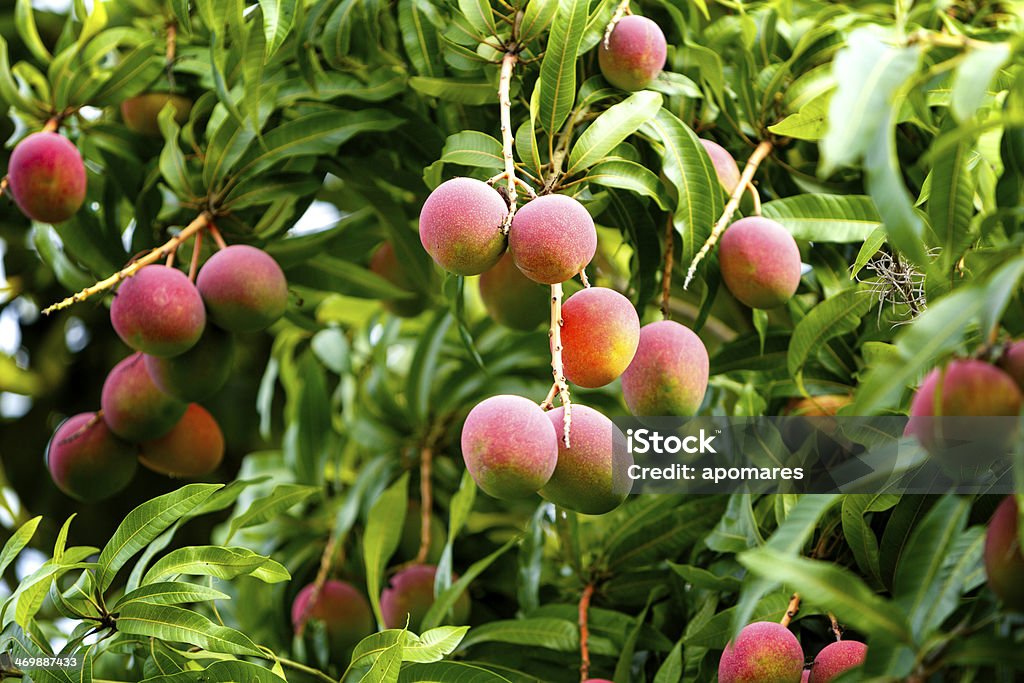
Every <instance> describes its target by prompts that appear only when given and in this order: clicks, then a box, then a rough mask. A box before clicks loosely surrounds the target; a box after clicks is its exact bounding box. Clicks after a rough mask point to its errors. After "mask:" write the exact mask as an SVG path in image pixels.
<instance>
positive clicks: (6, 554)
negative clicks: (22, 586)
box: [0, 516, 43, 574]
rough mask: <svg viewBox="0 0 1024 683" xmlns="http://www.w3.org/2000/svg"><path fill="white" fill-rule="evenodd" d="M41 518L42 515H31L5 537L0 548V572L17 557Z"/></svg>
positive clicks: (29, 539)
mask: <svg viewBox="0 0 1024 683" xmlns="http://www.w3.org/2000/svg"><path fill="white" fill-rule="evenodd" d="M42 519H43V518H42V516H39V517H33V518H32V519H30V520H28V521H27V522H25V523H24V524H22V525H21V526H20V527H18V530H17V531H15V532H14V533H13V534H11V537H10V538H8V539H7V542H6V543H4V548H3V550H0V574H3V573H4V572H5V571H7V567H8V566H10V564H11V562H13V561H14V560H15V559H16V558H17V557H18V555H19V554H20V553H21V551H22V550H24V548H25V546H26V545H28V542H29V541H31V540H32V537H33V536H34V535H35V533H36V529H37V528H39V522H40V521H41V520H42Z"/></svg>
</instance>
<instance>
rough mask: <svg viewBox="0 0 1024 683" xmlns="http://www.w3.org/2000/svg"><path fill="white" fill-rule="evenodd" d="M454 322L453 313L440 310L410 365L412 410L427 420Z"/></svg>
mask: <svg viewBox="0 0 1024 683" xmlns="http://www.w3.org/2000/svg"><path fill="white" fill-rule="evenodd" d="M452 322H454V318H453V317H452V315H451V313H449V312H448V311H439V312H438V313H436V314H435V315H434V317H433V319H432V320H431V321H430V324H429V325H428V326H427V328H426V329H425V330H424V331H423V334H422V335H421V336H420V339H419V343H418V344H416V353H415V354H414V355H413V358H412V362H411V363H410V365H409V374H408V376H407V379H406V390H405V395H406V399H407V400H408V401H409V408H410V411H411V412H412V414H413V416H414V417H415V418H416V419H417V420H421V421H422V420H425V419H426V418H427V416H428V415H429V413H430V410H431V405H430V398H431V392H432V389H434V387H435V386H436V379H437V376H436V374H437V368H438V364H439V362H440V358H441V350H442V348H443V346H444V339H445V335H447V334H448V330H449V329H451V326H452Z"/></svg>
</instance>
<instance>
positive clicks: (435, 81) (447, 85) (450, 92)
mask: <svg viewBox="0 0 1024 683" xmlns="http://www.w3.org/2000/svg"><path fill="white" fill-rule="evenodd" d="M409 87H410V88H412V89H413V90H415V91H416V92H418V93H420V94H423V95H427V96H429V97H436V98H438V99H441V100H445V101H447V102H455V103H456V104H473V105H479V104H496V103H497V102H498V89H497V88H496V87H495V86H493V85H491V84H490V83H487V82H480V81H469V80H464V79H457V78H430V77H427V76H413V77H412V78H410V79H409Z"/></svg>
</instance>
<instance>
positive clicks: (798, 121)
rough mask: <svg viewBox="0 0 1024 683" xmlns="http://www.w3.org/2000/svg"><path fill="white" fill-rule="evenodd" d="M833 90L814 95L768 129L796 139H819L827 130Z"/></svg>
mask: <svg viewBox="0 0 1024 683" xmlns="http://www.w3.org/2000/svg"><path fill="white" fill-rule="evenodd" d="M833 92H834V91H833V90H826V91H825V92H823V93H820V94H818V95H816V96H815V97H814V98H812V99H811V100H810V101H808V102H807V103H806V104H804V105H803V106H802V107H800V111H798V112H797V113H795V114H790V115H789V116H787V117H786V118H784V119H782V120H781V121H779V122H778V123H776V124H775V125H774V126H768V130H769V131H771V132H772V133H775V134H776V135H781V136H784V137H787V138H795V139H797V140H820V139H822V138H823V137H825V132H826V131H827V130H828V110H829V103H830V102H831V100H832V93H833Z"/></svg>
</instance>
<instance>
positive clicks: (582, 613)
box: [579, 583, 594, 681]
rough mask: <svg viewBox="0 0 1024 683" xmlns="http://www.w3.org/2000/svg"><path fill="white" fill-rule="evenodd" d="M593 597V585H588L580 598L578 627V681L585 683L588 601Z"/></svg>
mask: <svg viewBox="0 0 1024 683" xmlns="http://www.w3.org/2000/svg"><path fill="white" fill-rule="evenodd" d="M593 595H594V584H592V583H588V584H587V585H586V587H584V589H583V595H581V596H580V610H579V626H580V680H581V681H585V680H587V679H588V678H589V677H590V643H589V640H590V625H589V614H588V613H589V611H590V599H591V598H592V597H593Z"/></svg>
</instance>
